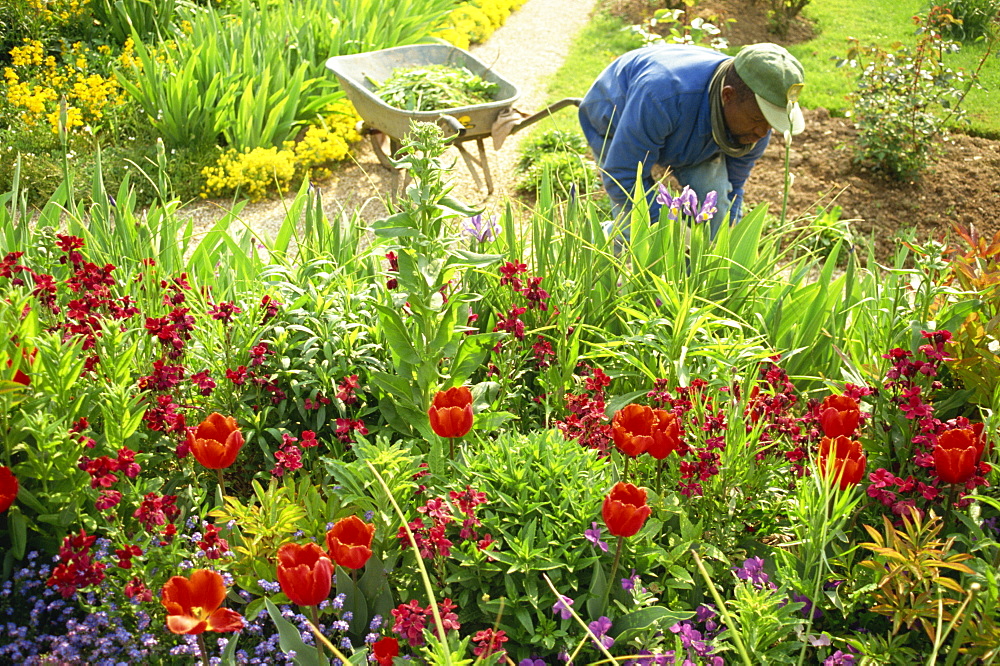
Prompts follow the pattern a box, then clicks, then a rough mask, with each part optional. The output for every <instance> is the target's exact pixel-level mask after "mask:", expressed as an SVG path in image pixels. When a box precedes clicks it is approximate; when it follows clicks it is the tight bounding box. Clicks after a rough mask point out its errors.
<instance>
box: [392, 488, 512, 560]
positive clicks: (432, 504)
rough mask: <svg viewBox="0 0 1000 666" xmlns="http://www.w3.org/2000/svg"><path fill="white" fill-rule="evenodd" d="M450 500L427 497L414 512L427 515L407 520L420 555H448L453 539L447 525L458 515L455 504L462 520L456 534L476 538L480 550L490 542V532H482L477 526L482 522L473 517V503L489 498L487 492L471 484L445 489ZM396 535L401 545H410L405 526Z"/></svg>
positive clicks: (481, 502) (473, 539) (477, 503)
mask: <svg viewBox="0 0 1000 666" xmlns="http://www.w3.org/2000/svg"><path fill="white" fill-rule="evenodd" d="M448 498H449V500H450V502H448V501H445V499H444V498H443V497H433V498H431V499H429V500H427V502H426V503H424V505H423V506H421V507H417V512H418V513H420V514H422V515H423V516H425V517H426V518H417V519H416V520H414V521H412V522H410V523H409V528H410V531H411V532H412V533H413V537H414V540H415V541H416V542H417V550H418V552H419V553H420V556H421V557H422V558H424V559H426V560H430V559H434V558H436V557H450V556H451V547H452V546H453V545H454V543H453V542H452V541H451V540H450V539H449V538H448V528H449V526H450V525H451V524H452V523H455V522H456V520H457V518H456V516H455V514H454V513H453V511H454V507H455V506H457V507H458V512H459V514H460V515H461V516H462V524H461V527H460V528H459V532H458V537H459V538H460V539H463V540H465V541H475V542H476V547H477V548H479V549H480V550H487V549H488V548H490V546H491V544H492V543H493V537H492V535H490V534H486V535H485V536H482V537H481V535H480V534H479V532H478V531H477V530H476V528H477V527H479V526H481V525H482V522H481V521H480V520H479V518H477V517H476V507H477V506H481V505H483V504H486V503H487V502H488V500H487V498H486V493H482V492H478V491H476V490H473V489H472V487H471V486H466V487H465V490H463V491H460V492H459V491H454V490H452V491H450V492H449V493H448ZM396 537H397V538H398V539H399V540H400V542H401V543H402V545H403V547H404V548H406V547H407V546H409V545H410V540H409V537H407V535H406V530H405V529H404V528H402V527H401V528H399V532H397V534H396Z"/></svg>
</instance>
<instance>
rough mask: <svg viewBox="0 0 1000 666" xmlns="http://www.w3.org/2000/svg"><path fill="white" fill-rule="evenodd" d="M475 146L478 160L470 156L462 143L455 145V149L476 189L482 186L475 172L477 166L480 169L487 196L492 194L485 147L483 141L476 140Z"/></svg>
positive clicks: (491, 179) (491, 180)
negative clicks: (477, 150)
mask: <svg viewBox="0 0 1000 666" xmlns="http://www.w3.org/2000/svg"><path fill="white" fill-rule="evenodd" d="M476 144H477V145H478V146H479V157H478V159H477V158H476V157H474V156H473V155H472V153H470V152H469V151H468V150H466V149H465V146H463V145H462V143H455V144H454V145H455V148H457V149H458V152H459V153H460V154H461V155H462V159H464V160H465V166H467V167H468V168H469V173H470V174H471V175H472V180H473V181H474V182H475V183H476V189H479V188H481V187H482V186H483V183H482V181H480V180H479V174H478V173H477V172H476V167H477V166H478V167H479V168H480V169H482V172H483V179H484V180H485V181H486V192H487V194H493V176H492V174H490V162H489V159H488V157H487V155H486V145H485V144H484V143H483V140H482V139H481V138H480V139H476Z"/></svg>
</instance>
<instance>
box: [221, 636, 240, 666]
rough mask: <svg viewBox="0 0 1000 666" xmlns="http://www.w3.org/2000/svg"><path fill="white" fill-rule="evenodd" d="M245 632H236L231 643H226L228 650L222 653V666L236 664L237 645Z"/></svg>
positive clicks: (230, 640)
mask: <svg viewBox="0 0 1000 666" xmlns="http://www.w3.org/2000/svg"><path fill="white" fill-rule="evenodd" d="M242 633H243V632H241V631H237V632H234V633H233V635H232V637H231V638H230V639H229V642H228V643H226V649H225V650H223V651H222V655H221V659H222V666H230V665H235V664H236V645H237V644H238V643H239V638H240V635H241V634H242Z"/></svg>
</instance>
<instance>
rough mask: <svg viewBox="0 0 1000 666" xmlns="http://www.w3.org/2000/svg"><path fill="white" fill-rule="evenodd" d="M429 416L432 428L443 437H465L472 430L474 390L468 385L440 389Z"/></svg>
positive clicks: (428, 411) (428, 413)
mask: <svg viewBox="0 0 1000 666" xmlns="http://www.w3.org/2000/svg"><path fill="white" fill-rule="evenodd" d="M427 416H429V417H430V420H431V430H433V431H434V432H435V433H437V434H438V435H440V436H441V437H464V436H465V435H466V434H467V433H468V432H469V431H470V430H472V391H470V390H469V387H468V386H456V387H454V388H450V389H448V390H447V391H438V392H437V395H435V396H434V401H433V402H432V403H431V408H430V409H428V410H427Z"/></svg>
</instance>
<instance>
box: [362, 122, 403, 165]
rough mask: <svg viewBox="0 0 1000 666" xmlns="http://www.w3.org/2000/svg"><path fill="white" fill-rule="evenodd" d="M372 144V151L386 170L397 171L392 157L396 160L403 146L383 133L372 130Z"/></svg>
mask: <svg viewBox="0 0 1000 666" xmlns="http://www.w3.org/2000/svg"><path fill="white" fill-rule="evenodd" d="M369 137H370V139H371V142H372V150H374V151H375V157H377V158H378V161H379V164H381V165H382V166H384V167H385V168H386V169H393V170H395V169H396V165H394V164H393V163H392V160H391V159H389V158H390V157H392V158H395V157H396V156H397V155H398V153H399V149H400V148H402V144H401V143H400V142H399V141H398V140H397V139H394V138H392V137H391V136H388V135H387V134H385V133H383V132H379V131H378V130H372V132H371V134H370V135H369Z"/></svg>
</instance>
